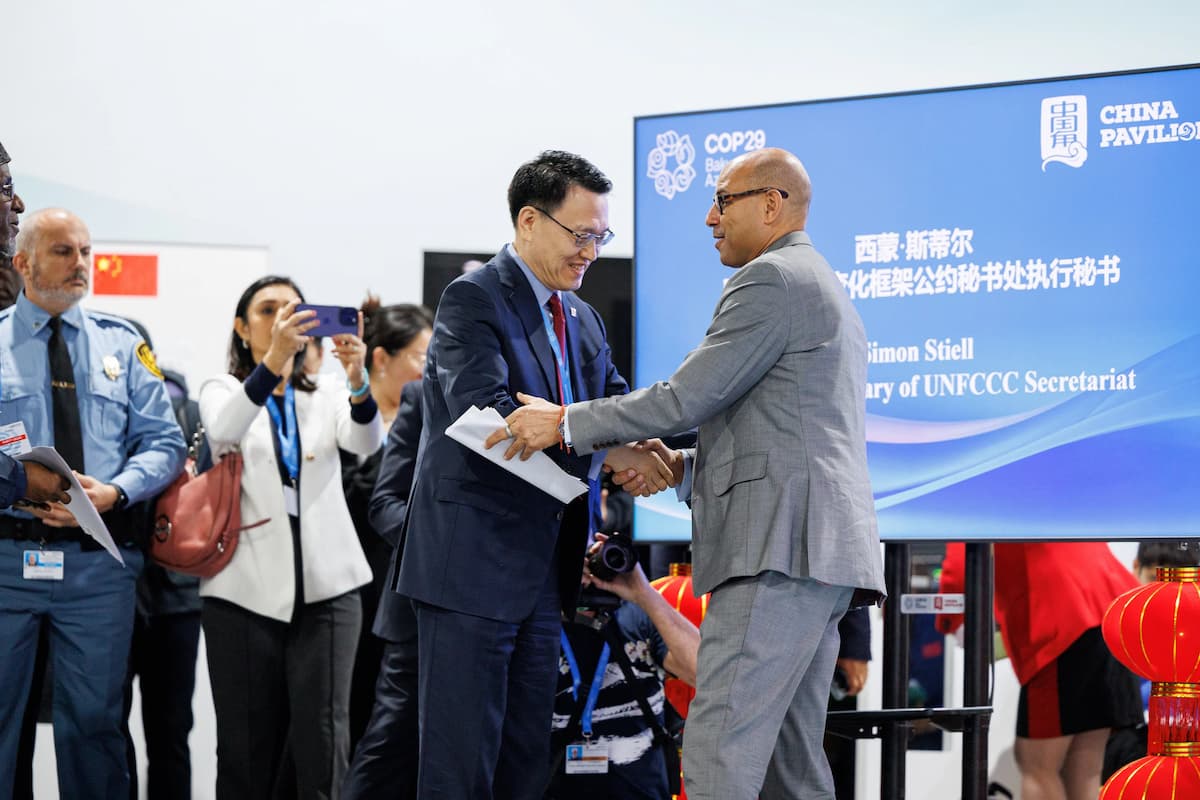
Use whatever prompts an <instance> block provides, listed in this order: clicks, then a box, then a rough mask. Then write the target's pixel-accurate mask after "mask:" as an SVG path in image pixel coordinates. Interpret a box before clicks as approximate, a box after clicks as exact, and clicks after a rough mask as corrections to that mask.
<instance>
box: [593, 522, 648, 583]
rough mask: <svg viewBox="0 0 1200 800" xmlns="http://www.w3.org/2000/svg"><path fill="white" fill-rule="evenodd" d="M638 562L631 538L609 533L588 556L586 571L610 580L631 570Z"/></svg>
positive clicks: (601, 578) (603, 579)
mask: <svg viewBox="0 0 1200 800" xmlns="http://www.w3.org/2000/svg"><path fill="white" fill-rule="evenodd" d="M637 563H638V555H637V548H635V547H634V546H633V540H632V539H630V538H629V537H628V536H626V535H625V534H623V533H614V534H610V535H609V537H608V539H606V540H605V541H604V542H603V543H602V544H601V545H600V547H599V548H598V549H597V550H596V552H594V553H591V554H590V555H589V556H588V560H587V567H588V572H590V573H592V574H593V575H595V576H596V577H597V578H599V579H600V580H602V581H611V580H612V579H613V578H615V577H617V576H618V575H623V574H624V573H626V572H629V571H631V570H632V569H633V568H634V567H635V566H637Z"/></svg>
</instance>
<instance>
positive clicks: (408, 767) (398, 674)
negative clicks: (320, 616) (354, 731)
mask: <svg viewBox="0 0 1200 800" xmlns="http://www.w3.org/2000/svg"><path fill="white" fill-rule="evenodd" d="M392 619H393V625H394V626H395V627H396V628H397V629H400V630H402V632H403V633H405V634H406V635H405V636H404V637H403V638H402V639H399V640H397V641H394V642H386V643H385V644H384V648H383V657H382V659H381V660H380V663H379V678H378V680H377V681H376V682H375V705H374V708H373V709H372V711H371V717H370V721H369V722H368V723H367V726H366V730H365V731H364V732H363V735H362V737H361V738H360V739H359V741H358V746H357V747H356V748H355V750H354V757H353V758H352V759H351V761H350V771H349V772H348V773H347V774H346V780H345V782H344V783H343V784H342V800H370V798H383V797H386V798H389V799H390V800H416V797H417V750H418V744H419V743H418V736H417V733H418V724H417V618H416V614H415V613H414V612H413V609H412V604H411V603H409V602H408V601H407V600H405V601H404V602H402V603H396V604H395V606H394V607H393V616H392ZM381 641H382V640H381ZM361 653H362V651H361V650H360V651H359V654H360V655H361Z"/></svg>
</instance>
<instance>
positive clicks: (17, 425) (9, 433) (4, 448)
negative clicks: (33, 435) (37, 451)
mask: <svg viewBox="0 0 1200 800" xmlns="http://www.w3.org/2000/svg"><path fill="white" fill-rule="evenodd" d="M32 449H33V447H32V446H30V444H29V435H28V434H26V433H25V423H24V422H21V420H17V421H16V422H10V423H8V424H7V425H0V453H4V455H6V456H11V457H12V458H16V457H17V456H23V455H25V454H26V453H28V452H29V451H30V450H32Z"/></svg>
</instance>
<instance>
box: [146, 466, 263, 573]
mask: <svg viewBox="0 0 1200 800" xmlns="http://www.w3.org/2000/svg"><path fill="white" fill-rule="evenodd" d="M267 522H268V519H260V520H259V521H258V522H254V523H252V524H250V525H242V454H241V453H238V452H236V451H235V452H232V453H226V454H225V456H223V457H222V458H221V460H219V461H218V462H217V463H215V464H213V466H212V467H211V468H210V469H208V470H206V471H205V472H202V473H200V474H199V475H197V474H196V459H195V457H194V456H191V455H189V456H188V460H187V465H186V466H185V467H184V469H183V472H182V473H181V474H180V475H179V477H178V478H176V479H175V482H174V483H172V484H171V485H170V486H168V487H167V490H166V491H165V492H163V493H162V495H161V496H159V498H158V503H157V505H156V507H155V510H154V532H153V536H152V537H151V540H150V557H151V558H152V559H154V561H156V562H157V563H159V564H161V565H162V566H164V567H166V568H167V569H171V570H174V571H175V572H182V573H183V574H185V575H195V576H197V577H200V578H211V577H212V576H214V575H216V574H217V573H218V572H220V571H221V570H222V569H224V568H225V565H226V564H228V563H229V560H230V559H231V558H233V551H234V550H235V549H236V548H237V543H238V536H239V535H240V534H241V532H242V531H245V530H249V529H250V528H257V527H258V526H259V525H265V524H266V523H267Z"/></svg>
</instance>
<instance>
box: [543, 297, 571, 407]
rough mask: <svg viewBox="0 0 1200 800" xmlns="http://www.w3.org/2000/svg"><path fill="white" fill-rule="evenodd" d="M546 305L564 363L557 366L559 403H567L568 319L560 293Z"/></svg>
mask: <svg viewBox="0 0 1200 800" xmlns="http://www.w3.org/2000/svg"><path fill="white" fill-rule="evenodd" d="M546 305H548V306H550V317H551V319H552V320H553V322H554V336H555V338H557V339H558V354H559V356H560V357H561V358H562V363H561V364H557V365H555V366H556V369H555V372H556V373H557V374H558V402H560V403H565V402H566V396H565V395H564V394H563V379H562V374H563V371H562V368H563V366H565V365H566V363H567V318H566V317H565V316H563V307H562V300H561V299H560V298H559V296H558V292H555V293H553V294H551V295H550V299H549V301H547V303H546Z"/></svg>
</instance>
